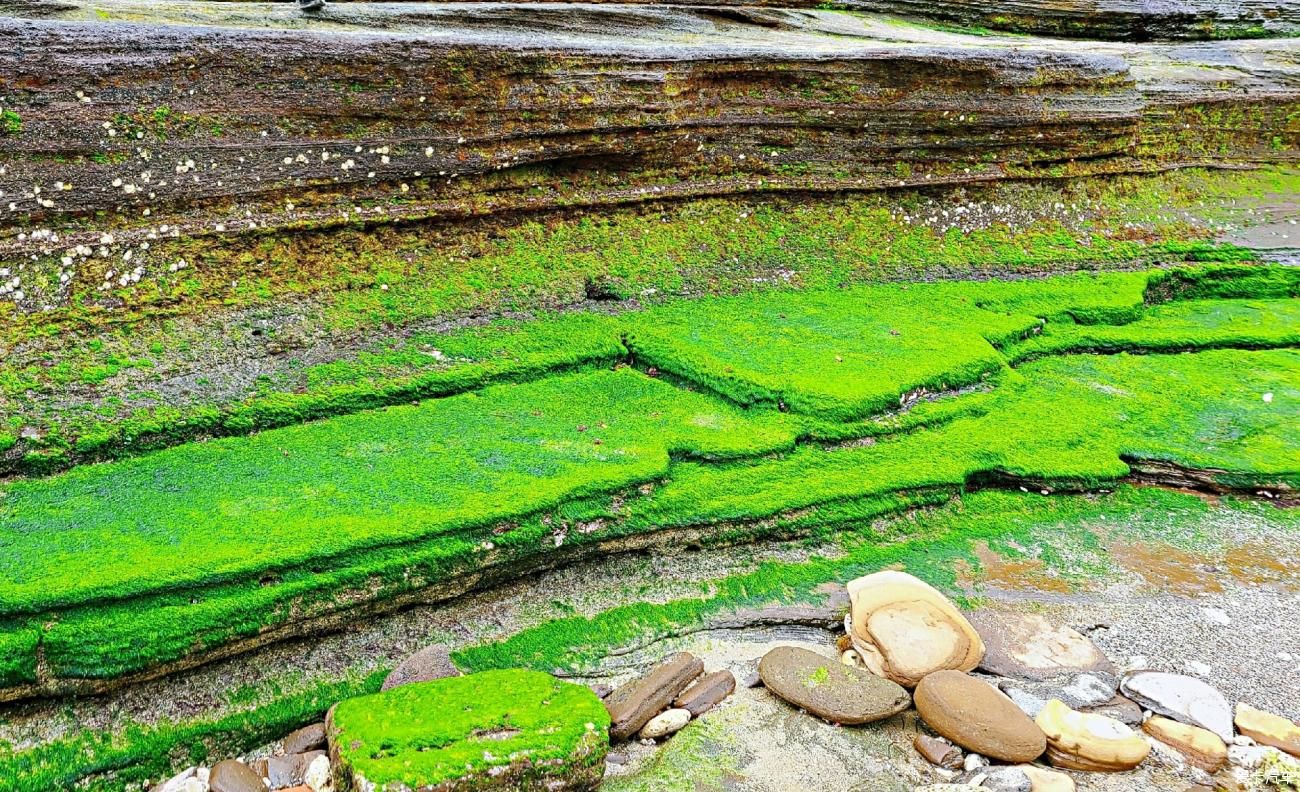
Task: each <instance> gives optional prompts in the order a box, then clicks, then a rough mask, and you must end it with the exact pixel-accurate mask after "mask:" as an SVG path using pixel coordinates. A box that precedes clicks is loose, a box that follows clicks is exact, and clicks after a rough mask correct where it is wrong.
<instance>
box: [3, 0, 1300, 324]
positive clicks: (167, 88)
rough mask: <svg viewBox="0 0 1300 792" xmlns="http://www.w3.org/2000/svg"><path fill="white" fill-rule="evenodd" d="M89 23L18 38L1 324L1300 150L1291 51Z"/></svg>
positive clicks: (736, 19)
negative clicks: (307, 263) (530, 228)
mask: <svg viewBox="0 0 1300 792" xmlns="http://www.w3.org/2000/svg"><path fill="white" fill-rule="evenodd" d="M188 5H189V4H186V6H188ZM70 7H71V8H74V9H76V10H75V11H69V12H66V13H65V16H67V17H68V18H67V19H56V20H49V19H19V18H10V19H3V20H0V36H3V37H4V38H5V40H6V41H8V42H12V46H10V47H7V48H6V50H5V51H4V52H3V53H0V96H3V97H5V99H4V103H5V106H6V108H7V109H9V110H10V111H11V112H13V113H16V118H17V119H18V120H17V122H16V124H15V130H14V131H10V132H9V133H6V134H5V135H4V137H3V139H2V142H3V146H0V192H2V193H3V195H0V218H3V219H0V264H4V265H5V267H4V268H5V269H7V270H9V271H11V273H16V274H18V275H20V276H21V278H20V283H18V284H16V285H13V286H12V287H11V288H8V289H5V290H3V291H4V293H0V311H5V310H9V311H11V312H13V311H17V312H19V313H31V312H44V311H50V310H53V309H58V308H60V307H62V306H66V305H68V304H71V303H74V302H75V303H78V304H81V305H100V306H102V307H105V308H113V307H115V306H119V305H120V304H121V303H120V300H119V299H118V298H117V297H115V296H114V294H113V290H114V289H117V288H121V287H123V286H129V285H133V284H137V283H149V282H151V281H153V280H159V279H167V278H168V277H169V275H170V274H172V273H174V272H176V269H173V268H174V267H183V266H187V265H188V266H193V265H194V262H193V258H194V257H195V251H194V250H193V249H192V245H191V242H194V241H195V240H196V238H199V239H201V240H202V244H203V245H204V246H208V247H210V246H211V245H214V244H216V245H218V247H220V242H221V240H226V239H232V242H231V243H230V244H229V245H228V246H226V247H225V248H224V249H218V250H210V249H205V251H204V258H205V262H206V263H205V265H207V266H211V265H212V264H213V263H215V264H218V265H220V266H230V267H232V272H231V274H232V276H235V277H237V276H238V274H239V272H238V270H237V269H236V268H234V265H235V264H236V263H237V261H238V260H239V258H240V257H241V256H244V255H245V254H246V251H247V247H248V244H249V242H250V239H249V238H250V235H252V236H253V237H254V238H256V237H257V236H259V235H263V234H267V233H273V232H276V231H284V230H292V231H294V232H295V233H301V232H305V231H307V230H311V229H318V228H323V227H328V226H339V225H345V224H355V223H363V224H364V223H392V222H413V221H428V220H431V219H436V220H439V221H452V222H455V221H458V220H462V219H464V218H467V217H472V216H483V215H508V214H510V213H514V212H519V211H529V212H532V211H539V210H551V209H562V208H571V207H581V206H592V205H612V204H618V203H627V202H637V201H646V200H661V199H671V198H683V197H695V196H707V195H720V194H728V193H743V192H752V191H771V190H800V191H807V190H816V191H837V190H865V189H877V188H881V187H893V186H899V185H918V184H935V183H953V182H967V181H970V182H974V181H988V180H992V179H1003V178H1026V177H1034V176H1066V175H1082V174H1087V173H1106V172H1116V171H1123V170H1135V169H1144V168H1150V167H1157V166H1164V165H1166V164H1168V163H1181V162H1186V161H1189V160H1194V161H1200V162H1205V161H1212V162H1222V161H1240V160H1252V161H1254V160H1260V159H1273V160H1286V159H1291V158H1293V157H1294V153H1295V139H1296V136H1297V131H1298V130H1297V129H1296V124H1295V123H1294V122H1293V121H1292V120H1291V119H1290V114H1291V113H1292V112H1293V110H1294V109H1295V97H1296V96H1297V95H1300V80H1298V79H1297V78H1296V74H1295V72H1296V68H1295V67H1294V64H1293V59H1292V58H1291V57H1290V56H1291V53H1292V50H1293V49H1294V48H1293V47H1291V45H1290V44H1289V42H1239V43H1236V44H1233V45H1225V46H1231V47H1235V48H1236V49H1232V50H1225V49H1224V48H1223V47H1222V46H1218V45H1216V47H1215V48H1213V49H1204V50H1200V49H1196V48H1195V47H1187V48H1182V49H1176V48H1169V47H1158V46H1154V45H1153V46H1151V47H1146V48H1142V47H1137V46H1133V45H1109V47H1105V46H1098V47H1093V46H1091V45H1086V46H1085V45H1070V46H1064V45H1061V43H1060V42H1043V46H1042V48H1041V49H1038V48H1035V47H1034V42H1032V41H1026V40H1024V39H1016V38H1010V39H998V40H989V41H985V40H984V39H982V38H976V37H970V36H957V35H952V34H944V33H940V32H935V31H927V30H925V29H923V28H909V27H907V26H897V25H888V24H886V23H883V22H881V21H880V20H871V19H869V18H859V17H851V16H847V15H844V14H835V13H831V12H818V11H794V10H787V9H762V8H744V9H731V10H726V11H725V12H724V11H719V10H717V9H708V8H673V7H644V6H623V5H612V4H611V5H605V6H595V7H590V6H566V5H552V4H522V5H506V4H494V3H483V4H441V5H423V4H421V5H410V6H403V7H401V8H402V9H405V10H394V9H393V8H392V7H387V8H383V7H380V8H375V7H371V6H369V5H366V4H351V5H349V6H348V7H347V8H346V10H344V11H339V12H338V14H339V16H338V19H337V20H335V22H336V27H330V28H329V30H331V31H335V30H338V29H341V30H342V32H341V33H340V32H330V33H322V32H321V29H319V25H317V23H314V22H309V23H302V22H301V21H299V19H298V17H297V16H294V15H291V12H292V9H277V10H275V11H273V12H270V14H269V16H268V12H267V11H266V7H265V6H256V7H255V8H254V7H252V6H249V5H247V4H241V3H221V4H213V6H211V7H220V9H221V11H220V15H219V16H216V17H214V18H207V17H198V18H196V16H195V15H196V14H197V13H198V12H195V11H193V10H192V9H181V7H180V6H178V5H176V4H167V3H159V4H151V5H149V6H133V5H132V4H131V3H129V2H126V0H124V1H123V2H122V3H120V4H115V5H114V8H115V9H116V8H122V9H123V11H122V12H121V14H120V15H121V16H122V17H123V18H129V19H132V20H137V19H143V20H145V22H131V23H119V22H105V21H94V22H88V21H80V20H81V16H78V15H79V14H80V15H82V16H84V15H85V13H86V9H85V8H82V7H79V6H75V5H72V6H70ZM128 11H130V13H127V12H128ZM277 14H278V15H279V16H276V15H277ZM109 17H110V19H113V18H115V17H114V16H113V15H112V14H109ZM262 17H267V18H266V19H263V18H262ZM254 21H257V22H259V23H260V24H261V27H260V28H259V29H250V28H243V27H234V26H235V25H241V24H252V23H253V22H254ZM195 22H208V23H212V22H217V23H221V24H223V25H230V26H229V27H223V26H219V25H214V24H207V25H198V24H194V23H195ZM291 24H296V25H302V24H306V25H307V28H308V29H305V30H292V29H284V28H286V27H288V26H289V25H291ZM313 25H317V27H313ZM142 40H146V41H148V46H147V47H142V46H141V44H140V42H141V41H142ZM1247 94H1249V96H1247ZM145 243H147V244H145ZM187 255H188V257H187ZM183 262H184V263H183ZM20 270H21V272H20ZM6 305H8V306H10V307H8V308H6Z"/></svg>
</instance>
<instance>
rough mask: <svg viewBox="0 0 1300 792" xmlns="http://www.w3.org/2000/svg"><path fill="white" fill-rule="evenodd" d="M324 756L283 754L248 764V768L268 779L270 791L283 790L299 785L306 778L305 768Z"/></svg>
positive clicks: (310, 753)
mask: <svg viewBox="0 0 1300 792" xmlns="http://www.w3.org/2000/svg"><path fill="white" fill-rule="evenodd" d="M324 755H325V752H324V751H308V752H307V753H295V754H285V755H284V756H272V757H269V758H267V759H258V760H256V761H253V762H249V763H248V766H249V769H251V770H252V771H253V772H254V773H256V774H257V775H258V776H260V777H262V778H265V779H268V780H269V781H270V782H271V789H285V788H287V787H293V786H299V785H301V784H302V783H303V781H304V780H305V779H306V777H307V768H309V767H311V763H312V762H313V761H315V760H316V757H318V756H324Z"/></svg>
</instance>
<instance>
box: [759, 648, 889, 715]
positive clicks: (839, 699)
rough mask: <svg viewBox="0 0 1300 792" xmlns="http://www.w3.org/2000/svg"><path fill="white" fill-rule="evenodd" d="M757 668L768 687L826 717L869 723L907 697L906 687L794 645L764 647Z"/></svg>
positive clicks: (812, 712)
mask: <svg viewBox="0 0 1300 792" xmlns="http://www.w3.org/2000/svg"><path fill="white" fill-rule="evenodd" d="M758 673H759V675H760V676H761V677H762V678H763V684H764V685H766V686H767V688H768V690H770V691H772V692H773V693H775V694H776V695H777V696H780V697H781V698H782V699H784V700H785V701H787V702H789V703H790V704H793V705H794V706H796V707H799V708H801V709H804V710H807V711H808V712H809V713H810V714H812V715H815V716H817V717H819V718H822V719H823V720H827V721H830V722H831V723H842V724H845V725H849V726H856V725H859V724H863V723H872V722H875V721H878V720H884V719H885V718H888V717H891V716H893V715H897V714H898V713H900V712H902V711H903V710H905V709H907V706H908V705H909V704H910V703H911V696H909V695H908V694H907V691H906V690H904V689H903V688H902V687H900V686H899V685H897V684H895V683H893V682H890V681H889V680H887V679H882V678H880V677H878V676H876V675H874V674H872V673H870V672H868V671H864V670H861V669H858V668H853V667H850V666H846V665H844V664H843V663H841V662H839V661H838V660H835V659H832V658H829V657H823V656H822V655H819V654H817V653H816V652H810V651H808V650H807V649H801V648H798V647H794V646H779V647H777V648H776V649H773V650H772V651H770V652H768V653H767V654H766V655H764V656H763V659H762V661H761V662H759V664H758Z"/></svg>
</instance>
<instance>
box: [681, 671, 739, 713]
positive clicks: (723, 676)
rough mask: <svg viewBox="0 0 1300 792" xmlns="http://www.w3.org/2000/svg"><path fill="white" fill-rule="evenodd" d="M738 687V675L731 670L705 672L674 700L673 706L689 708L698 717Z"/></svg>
mask: <svg viewBox="0 0 1300 792" xmlns="http://www.w3.org/2000/svg"><path fill="white" fill-rule="evenodd" d="M735 689H736V677H735V676H733V675H732V673H731V672H730V671H714V672H713V673H711V674H705V675H704V676H702V677H700V678H699V679H698V680H696V681H695V684H693V685H691V686H690V687H689V688H687V689H686V690H685V691H684V692H683V693H682V694H681V695H680V696H678V697H677V698H676V699H674V700H673V706H674V707H679V708H681V709H684V710H687V711H689V712H690V713H691V717H693V718H698V717H699V716H700V715H703V714H704V713H705V712H708V711H709V710H710V709H713V708H714V707H715V706H717V705H718V704H719V703H721V702H722V700H723V699H725V698H726V697H727V696H730V695H731V693H732V691H734V690H735Z"/></svg>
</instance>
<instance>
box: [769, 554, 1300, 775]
mask: <svg viewBox="0 0 1300 792" xmlns="http://www.w3.org/2000/svg"><path fill="white" fill-rule="evenodd" d="M848 595H849V602H850V607H849V612H848V615H847V616H846V617H845V634H844V636H843V637H841V639H840V641H839V646H838V647H837V648H838V650H839V652H840V656H839V658H838V659H836V658H831V657H826V656H823V655H820V654H818V653H816V652H811V651H808V650H806V649H800V648H796V647H789V646H785V647H778V648H776V649H773V650H772V651H770V652H769V653H768V654H767V655H765V656H764V657H763V658H762V660H761V661H760V662H759V665H758V670H759V675H760V677H761V680H762V682H763V684H764V685H766V687H767V688H768V690H770V691H771V692H772V693H774V694H775V695H777V696H778V697H780V698H782V699H784V700H785V701H787V702H789V703H790V704H793V705H794V706H797V707H799V708H801V709H803V710H805V711H807V712H808V713H810V714H812V715H815V716H817V717H820V718H822V719H824V720H827V721H830V722H832V723H837V724H844V725H856V724H864V723H872V722H875V721H880V720H884V719H885V718H889V717H891V716H894V715H897V714H898V713H900V712H903V711H905V710H907V709H908V708H909V707H910V706H913V705H914V706H915V708H916V711H917V714H918V715H919V716H920V719H921V721H922V722H923V723H924V724H925V725H926V726H927V727H929V729H930V730H931V731H932V732H933V733H931V734H919V735H917V736H916V738H915V740H914V747H915V749H916V751H917V753H918V754H920V756H921V757H923V758H924V759H925V761H926V762H927V763H928V764H929V765H930V766H931V769H930V773H931V775H932V776H933V778H934V779H935V780H936V781H938V782H940V783H936V784H931V785H928V786H924V787H920V788H918V791H917V792H968V791H969V792H974V790H997V791H998V792H1066V791H1068V790H1073V789H1075V780H1074V778H1073V777H1072V776H1071V775H1069V774H1068V773H1066V772H1063V771H1082V772H1106V773H1115V772H1125V771H1131V770H1134V769H1135V768H1137V767H1138V765H1140V764H1141V763H1142V762H1144V761H1147V760H1148V757H1152V756H1153V755H1155V756H1156V757H1157V758H1158V760H1159V761H1161V762H1162V764H1164V765H1166V766H1170V767H1174V768H1177V769H1178V770H1181V771H1182V775H1184V776H1186V777H1188V778H1190V779H1191V780H1192V781H1193V782H1194V783H1197V784H1203V785H1204V786H1205V787H1207V788H1214V789H1219V790H1229V791H1230V792H1236V791H1238V790H1241V791H1243V792H1244V790H1251V789H1260V788H1265V787H1263V786H1261V784H1262V783H1263V784H1266V783H1267V782H1268V778H1269V777H1270V776H1275V777H1285V776H1286V775H1287V774H1293V777H1296V778H1300V763H1297V762H1296V761H1295V757H1300V725H1297V724H1295V723H1293V722H1292V721H1290V720H1288V719H1286V718H1283V717H1281V716H1279V715H1274V714H1271V713H1269V712H1266V711H1263V710H1260V709H1256V708H1255V707H1253V706H1251V705H1250V704H1248V703H1245V702H1240V703H1237V704H1236V707H1235V708H1234V707H1233V706H1232V705H1231V704H1229V702H1228V700H1227V699H1226V698H1225V697H1224V696H1223V694H1222V693H1220V692H1219V691H1218V690H1217V689H1215V688H1214V687H1213V686H1211V685H1210V684H1208V683H1206V682H1204V681H1202V680H1200V679H1196V678H1194V677H1190V676H1185V675H1181V674H1174V673H1166V672H1163V671H1158V670H1152V669H1147V668H1131V669H1128V670H1127V671H1126V672H1123V673H1121V672H1120V671H1119V670H1118V669H1117V668H1116V667H1115V665H1114V664H1113V663H1112V662H1111V661H1110V660H1109V659H1108V658H1107V657H1106V656H1105V655H1104V654H1103V653H1102V652H1101V650H1100V649H1098V648H1097V646H1096V645H1095V644H1094V643H1093V642H1092V641H1091V640H1090V639H1089V638H1088V637H1087V636H1085V635H1083V634H1081V633H1079V632H1077V631H1075V630H1073V629H1071V628H1069V627H1065V626H1062V625H1057V624H1053V623H1051V622H1050V621H1048V620H1047V619H1045V618H1043V617H1042V616H1040V615H1037V614H1023V613H1010V612H1006V613H1004V612H998V611H977V612H974V613H971V614H963V613H962V612H961V611H959V610H958V609H957V608H956V607H955V606H954V605H953V604H952V603H951V602H950V601H949V600H948V599H947V598H945V597H944V596H943V595H942V594H941V593H939V592H938V591H937V590H935V589H934V588H932V587H931V586H929V585H927V584H926V583H924V582H923V581H921V580H918V579H917V578H915V577H913V576H911V575H908V574H906V573H903V572H895V571H885V572H878V573H876V574H873V575H868V576H866V577H863V578H859V579H857V580H854V581H852V582H850V583H849V584H848ZM909 691H911V692H910V693H909ZM1261 779H1262V781H1261Z"/></svg>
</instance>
